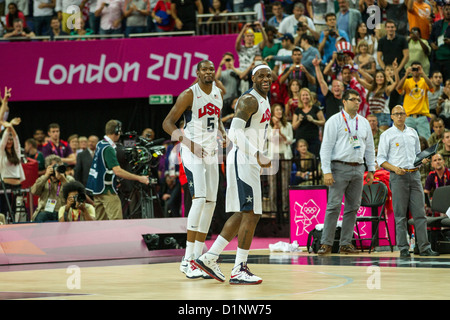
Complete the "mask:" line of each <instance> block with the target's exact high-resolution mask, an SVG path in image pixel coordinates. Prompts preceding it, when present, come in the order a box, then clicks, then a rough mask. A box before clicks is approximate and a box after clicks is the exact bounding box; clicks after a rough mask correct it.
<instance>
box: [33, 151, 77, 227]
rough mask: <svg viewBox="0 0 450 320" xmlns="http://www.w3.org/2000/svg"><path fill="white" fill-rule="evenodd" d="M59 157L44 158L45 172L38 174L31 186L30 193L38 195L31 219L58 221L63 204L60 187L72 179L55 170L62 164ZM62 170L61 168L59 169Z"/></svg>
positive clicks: (35, 220) (36, 220)
mask: <svg viewBox="0 0 450 320" xmlns="http://www.w3.org/2000/svg"><path fill="white" fill-rule="evenodd" d="M63 165H64V164H63V162H62V161H61V158H60V157H59V156H57V155H49V156H48V157H46V158H45V167H46V168H47V169H46V171H45V173H44V174H43V175H42V176H40V177H39V178H38V179H37V180H36V182H35V183H34V184H33V186H32V187H31V193H32V194H33V195H36V196H39V200H38V206H37V207H36V210H35V211H34V213H33V216H32V218H31V221H34V222H48V221H58V211H59V208H60V207H61V205H64V203H65V201H64V196H63V192H62V187H63V186H64V185H65V184H66V183H67V182H70V181H73V180H74V179H73V178H72V177H71V176H66V174H65V173H61V172H60V170H57V167H60V166H63ZM61 171H62V170H61Z"/></svg>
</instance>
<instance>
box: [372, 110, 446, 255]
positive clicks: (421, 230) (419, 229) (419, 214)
mask: <svg viewBox="0 0 450 320" xmlns="http://www.w3.org/2000/svg"><path fill="white" fill-rule="evenodd" d="M391 118H392V120H393V121H394V125H393V126H392V127H391V128H389V129H387V130H386V131H384V132H383V133H382V134H381V136H380V143H379V144H378V155H377V162H378V164H379V165H380V166H381V167H382V168H384V169H386V170H389V171H390V172H391V174H390V178H389V185H390V188H391V191H392V205H393V208H394V216H395V229H396V241H397V246H398V248H399V250H400V257H402V258H407V257H410V253H409V243H408V240H407V237H406V235H407V232H408V229H407V220H408V216H407V214H408V210H409V211H411V215H412V217H413V219H414V228H415V233H416V239H417V244H418V246H419V252H420V255H421V256H438V255H439V253H437V252H434V251H432V250H431V247H430V243H429V242H428V236H427V219H426V216H425V199H424V192H423V187H422V182H421V179H420V172H419V168H416V167H414V161H415V159H416V155H417V154H419V153H420V142H419V136H418V134H417V132H416V130H414V129H413V128H411V127H409V126H407V125H406V124H405V123H406V112H405V109H403V107H402V106H400V105H397V106H395V107H394V108H393V109H392V115H391ZM429 161H430V160H429V159H424V160H423V161H422V163H423V164H426V163H428V162H429Z"/></svg>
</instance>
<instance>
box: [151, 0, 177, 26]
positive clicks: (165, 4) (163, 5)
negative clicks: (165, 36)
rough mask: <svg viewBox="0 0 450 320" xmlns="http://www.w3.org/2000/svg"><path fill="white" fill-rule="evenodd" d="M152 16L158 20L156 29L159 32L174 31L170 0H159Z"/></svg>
mask: <svg viewBox="0 0 450 320" xmlns="http://www.w3.org/2000/svg"><path fill="white" fill-rule="evenodd" d="M152 17H153V19H155V21H156V26H157V28H156V30H157V31H159V32H165V31H172V30H173V29H174V27H175V20H174V19H173V18H172V4H171V2H170V0H159V1H158V2H157V3H156V5H155V7H154V8H153V11H152Z"/></svg>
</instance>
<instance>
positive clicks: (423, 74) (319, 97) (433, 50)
mask: <svg viewBox="0 0 450 320" xmlns="http://www.w3.org/2000/svg"><path fill="white" fill-rule="evenodd" d="M0 4H1V5H2V6H0V15H1V16H3V19H2V24H3V28H4V37H11V36H27V37H28V36H33V35H44V34H54V35H56V34H69V33H72V34H73V33H74V32H77V33H79V32H80V30H79V29H72V30H70V29H67V26H68V22H67V21H68V19H71V16H70V14H68V13H67V10H66V9H67V8H68V7H69V6H75V7H77V8H78V9H79V12H80V13H81V16H82V18H81V19H78V20H76V21H75V20H74V24H76V25H77V26H82V27H83V28H84V29H83V30H84V31H82V33H79V34H114V33H117V32H124V33H125V34H130V33H135V32H138V33H139V32H141V33H142V32H153V31H157V32H159V31H161V32H164V31H170V30H194V29H195V25H196V23H197V21H196V19H195V13H196V12H197V13H207V12H211V13H214V14H216V16H217V19H218V18H220V14H221V13H223V12H246V11H247V12H248V11H258V10H257V9H258V8H261V7H262V8H266V10H265V11H264V10H262V11H263V13H265V14H264V15H263V16H262V18H261V19H259V20H258V21H256V22H255V21H249V22H248V23H245V24H242V26H241V29H240V32H239V33H238V34H237V37H236V44H235V51H234V52H224V53H223V59H222V60H221V61H214V63H215V66H216V80H217V82H218V83H219V82H220V83H221V84H222V85H223V87H224V89H225V91H226V93H225V95H224V108H223V110H222V121H223V123H224V125H225V128H227V127H228V126H229V124H230V122H231V119H232V118H233V114H234V106H235V103H236V101H237V98H238V97H239V96H240V94H242V93H243V92H245V91H246V90H247V89H248V88H250V87H251V86H252V83H251V76H249V75H250V74H251V72H250V71H251V70H252V69H253V68H254V67H255V66H257V65H259V64H262V63H264V64H267V65H269V66H270V67H271V68H272V70H273V72H272V73H273V83H272V87H271V91H270V101H271V105H272V121H271V124H270V132H269V135H268V150H269V152H270V154H271V155H275V154H276V155H277V157H278V158H279V159H280V161H281V162H280V163H281V165H280V169H281V177H279V178H280V179H282V181H283V183H282V185H283V186H284V187H283V191H282V194H283V198H284V197H285V195H286V192H287V189H286V188H287V186H288V185H289V184H294V185H297V184H319V183H320V176H321V174H320V159H319V151H320V145H321V136H322V131H323V127H324V125H326V121H327V119H329V118H330V117H331V116H332V115H333V114H335V113H337V112H339V111H340V110H341V108H342V107H343V103H342V95H343V93H344V91H345V90H347V89H355V90H357V91H358V93H359V94H360V97H361V103H360V108H359V111H358V113H359V115H361V116H364V117H367V119H368V120H369V122H370V124H371V127H372V133H373V137H374V141H375V146H377V143H378V140H379V137H380V134H381V133H382V132H383V131H384V130H386V129H387V128H389V127H390V126H392V120H391V115H390V113H391V110H392V108H393V107H394V106H396V105H402V106H403V107H404V109H405V111H406V113H407V116H408V118H407V121H406V125H407V126H410V127H413V128H415V129H416V130H417V132H418V134H419V136H420V139H421V142H422V149H425V148H427V147H429V146H431V145H434V144H436V143H439V150H438V155H436V156H435V157H434V158H433V161H432V162H431V163H430V164H429V165H424V166H422V167H421V169H420V170H421V172H422V178H423V184H424V187H425V190H428V192H430V193H432V191H433V190H434V188H437V187H439V186H442V185H449V184H450V176H449V175H448V168H449V167H450V28H449V23H450V1H449V0H437V1H433V0H429V1H428V0H404V1H399V0H390V1H387V0H375V1H374V0H359V1H358V0H338V1H332V0H327V1H318V0H301V1H288V0H284V1H272V2H268V1H266V2H264V3H262V2H260V1H251V0H243V1H235V2H234V3H233V1H231V0H228V1H220V3H219V2H218V1H217V0H215V1H212V2H211V1H207V0H202V1H201V0H196V1H194V0H191V1H185V0H173V1H172V2H170V1H168V0H159V1H149V0H83V1H79V0H71V1H69V0H48V1H47V0H45V1H44V0H42V1H41V0H35V1H31V0H30V1H28V0H16V2H12V1H10V0H4V1H3V2H0ZM371 8H372V9H373V8H375V11H374V12H375V15H372V14H371ZM75 11H76V10H75ZM69 22H70V20H69ZM15 121H16V120H15ZM10 126H11V127H13V121H11V123H10ZM53 129H54V130H55V131H58V132H59V129H58V130H56V128H53ZM45 135H46V132H36V136H35V137H33V138H34V140H33V139H29V140H27V142H26V144H25V153H26V154H27V156H28V157H31V158H33V157H36V159H38V161H39V163H40V167H39V170H40V174H44V173H45V170H46V166H45V165H44V164H43V163H44V160H43V157H42V156H41V155H39V154H38V153H36V151H37V150H38V151H39V152H42V153H43V156H44V157H45V156H46V155H48V153H49V152H51V151H54V150H55V148H54V147H53V144H52V141H59V140H58V139H59V135H57V134H56V133H54V135H53V133H52V128H49V130H48V139H49V141H48V142H45V141H44V138H45ZM153 136H154V134H153ZM153 138H155V137H153ZM90 139H91V138H89V139H88V141H89V140H90ZM85 141H86V138H84V137H74V138H73V139H72V138H70V139H68V142H67V143H66V142H62V141H61V143H60V146H61V145H63V146H64V150H63V151H64V152H62V153H61V154H59V155H58V156H60V158H61V159H62V161H63V162H65V163H66V164H68V165H69V166H70V165H72V166H74V177H75V179H76V180H78V181H80V182H82V183H83V178H82V177H81V175H80V173H79V172H78V170H77V166H78V165H79V161H78V160H77V159H76V158H75V155H77V154H78V153H79V154H78V155H81V153H82V152H81V151H83V150H89V149H90V148H89V147H88V145H89V142H88V143H87V144H86V142H85ZM92 143H93V142H92ZM44 144H45V145H44ZM43 145H44V146H43ZM167 149H168V150H167V151H168V152H167V154H166V156H165V157H164V163H163V164H162V166H161V170H160V171H159V173H160V176H159V178H160V183H162V184H164V186H163V187H161V189H162V190H169V191H170V192H171V191H172V190H176V192H177V195H178V194H179V192H181V191H180V189H182V188H183V178H182V176H183V174H182V168H181V170H180V168H179V167H177V166H175V165H173V163H175V162H176V161H172V160H173V159H175V158H177V154H176V152H175V151H173V150H176V149H175V148H173V145H172V144H168V147H167ZM27 150H28V151H27ZM68 150H71V154H72V155H70V154H66V152H68ZM171 164H172V165H171ZM180 171H181V174H180V173H179V172H180ZM171 172H172V173H171ZM174 172H177V173H176V174H175V173H174ZM77 175H79V176H78V177H77ZM174 177H178V178H174ZM431 177H433V178H431ZM270 185H274V184H273V183H270ZM169 191H167V192H168V194H169V193H170V192H169ZM275 191H276V190H274V189H271V190H270V191H269V192H268V195H267V197H270V196H269V195H270V194H272V195H273V194H274V192H275ZM164 198H165V199H169V196H163V197H162V199H164ZM176 208H179V207H178V206H177V207H176ZM272 209H273V204H272ZM176 210H179V209H176ZM269 210H271V209H269ZM174 215H176V214H174Z"/></svg>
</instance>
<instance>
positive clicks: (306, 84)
mask: <svg viewBox="0 0 450 320" xmlns="http://www.w3.org/2000/svg"><path fill="white" fill-rule="evenodd" d="M291 57H292V64H291V65H290V66H289V67H286V68H285V69H284V71H283V73H282V74H281V76H280V78H279V80H278V81H279V82H280V84H286V83H288V82H289V81H290V80H292V79H297V80H298V81H299V83H300V88H310V89H313V88H315V85H316V79H315V78H314V76H313V75H312V74H310V73H309V71H308V69H307V68H305V66H304V65H303V64H302V58H303V55H302V51H301V50H300V48H299V47H295V48H294V49H293V50H292V56H291Z"/></svg>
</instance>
